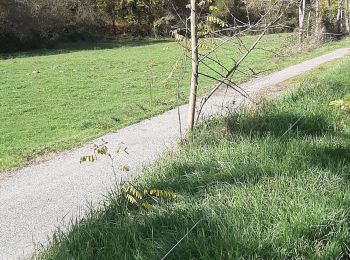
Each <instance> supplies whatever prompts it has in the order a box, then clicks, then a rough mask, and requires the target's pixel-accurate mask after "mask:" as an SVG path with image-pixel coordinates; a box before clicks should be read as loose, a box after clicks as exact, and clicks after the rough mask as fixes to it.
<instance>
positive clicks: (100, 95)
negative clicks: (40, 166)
mask: <svg viewBox="0 0 350 260" xmlns="http://www.w3.org/2000/svg"><path fill="white" fill-rule="evenodd" d="M254 39H255V37H253V36H250V37H246V38H245V39H244V41H246V42H253V40H254ZM290 39H291V35H290V34H278V35H268V36H267V37H266V38H264V39H263V41H262V43H261V45H260V48H261V49H258V50H256V51H255V52H254V53H252V55H251V56H250V57H249V58H248V59H247V61H246V62H245V68H246V70H247V71H249V70H248V67H250V68H251V69H252V70H254V71H256V72H259V71H264V73H265V74H266V73H269V72H270V71H274V70H277V69H279V68H282V67H285V66H287V65H290V64H294V63H297V62H299V61H301V60H304V59H307V58H311V57H313V56H316V55H319V54H321V53H324V52H326V51H329V50H331V49H334V48H335V47H338V46H344V45H346V44H348V43H349V40H345V41H342V42H338V43H330V44H327V45H325V46H324V47H322V48H320V49H318V50H315V51H312V52H309V53H304V54H296V55H294V56H293V57H285V56H283V57H280V56H276V55H275V54H274V53H272V52H266V51H265V50H263V49H268V50H273V51H276V52H280V51H279V50H281V48H282V49H283V46H284V44H285V43H286V42H289V41H290ZM281 53H283V52H281ZM181 54H182V52H181V49H180V48H179V46H178V45H177V44H176V43H173V42H171V41H155V40H124V41H121V40H119V41H107V42H100V43H90V44H86V43H84V44H81V43H80V44H78V43H77V44H70V45H67V44H65V45H62V46H61V47H60V48H59V49H55V50H41V51H35V52H25V53H17V54H13V55H12V57H9V56H6V57H5V56H4V57H3V59H0V75H1V77H0V97H1V102H0V111H1V112H0V171H1V170H6V169H9V168H11V167H14V166H20V165H24V164H26V163H28V162H30V161H32V160H33V159H35V158H37V157H40V155H45V154H47V153H49V152H55V151H60V150H63V149H67V148H72V147H74V146H77V145H79V144H83V143H85V142H86V141H88V140H91V139H93V138H95V137H97V136H100V135H102V134H104V133H107V132H109V131H114V130H116V129H118V128H121V127H123V126H126V125H130V124H132V123H135V122H137V121H140V120H142V119H144V118H148V117H151V116H153V115H156V114H159V113H161V112H163V111H166V110H168V109H170V108H172V107H175V106H176V104H177V100H176V82H175V79H176V78H177V74H175V75H174V76H173V80H172V81H170V82H167V78H168V76H169V73H170V71H171V69H172V67H173V65H174V64H175V62H176V61H177V60H178V59H179V57H181ZM218 55H219V57H221V61H222V63H224V64H226V65H227V66H231V65H232V64H233V60H232V59H234V58H237V57H238V55H239V54H238V52H237V49H236V48H235V46H233V45H228V46H227V47H225V49H223V50H221V51H220V52H219V54H218ZM187 64H189V60H187ZM186 67H187V69H188V66H186ZM267 69H269V70H267ZM202 70H203V71H204V72H205V71H206V69H205V68H202ZM235 77H236V78H235V81H237V82H241V81H244V80H247V77H246V76H243V74H239V73H238V74H237V75H236V76H235ZM188 81H189V74H188V70H187V72H186V76H185V78H184V80H183V81H182V83H181V85H180V92H181V98H180V100H179V102H180V103H184V102H186V101H187V98H186V97H187V90H188ZM200 83H201V84H200V93H204V92H205V91H207V90H208V89H209V88H210V87H211V86H212V84H213V82H212V81H210V80H207V79H202V80H201V82H200Z"/></svg>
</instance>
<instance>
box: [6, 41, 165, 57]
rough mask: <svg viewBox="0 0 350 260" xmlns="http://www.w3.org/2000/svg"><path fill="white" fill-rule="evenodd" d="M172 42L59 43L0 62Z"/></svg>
mask: <svg viewBox="0 0 350 260" xmlns="http://www.w3.org/2000/svg"><path fill="white" fill-rule="evenodd" d="M166 42H171V40H170V39H159V40H156V39H152V38H144V39H141V38H133V37H124V38H117V39H106V40H100V41H79V42H67V43H57V44H54V45H53V46H52V47H49V48H43V49H36V50H30V51H19V52H12V53H0V60H6V59H12V58H23V57H36V56H49V55H58V54H65V53H73V52H78V51H88V50H107V49H117V48H121V47H141V46H149V45H155V44H161V43H166Z"/></svg>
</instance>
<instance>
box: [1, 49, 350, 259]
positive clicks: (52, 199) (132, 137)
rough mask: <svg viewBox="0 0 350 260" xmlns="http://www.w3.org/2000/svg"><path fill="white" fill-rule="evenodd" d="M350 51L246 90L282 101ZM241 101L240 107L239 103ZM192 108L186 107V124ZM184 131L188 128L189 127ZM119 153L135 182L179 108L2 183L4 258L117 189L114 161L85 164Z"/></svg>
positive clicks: (172, 137)
mask: <svg viewBox="0 0 350 260" xmlns="http://www.w3.org/2000/svg"><path fill="white" fill-rule="evenodd" d="M349 51H350V48H343V49H338V50H336V51H334V52H332V53H329V54H326V55H323V56H321V57H318V58H315V59H312V60H309V61H306V62H303V63H301V64H298V65H295V66H291V67H289V68H286V69H284V70H282V71H279V72H276V73H273V74H271V75H269V76H266V77H262V78H259V79H256V80H253V81H251V82H248V83H246V84H243V85H242V88H244V89H245V90H246V91H247V92H248V93H250V95H251V96H252V97H254V96H257V95H259V94H261V93H262V92H264V93H270V96H276V95H279V94H280V93H282V92H283V88H279V87H276V86H279V84H280V83H282V82H283V81H285V80H288V79H291V78H293V77H295V76H298V75H300V74H303V73H305V72H307V71H310V70H311V69H313V68H315V67H317V66H319V65H321V64H323V63H325V62H328V61H331V60H334V59H337V58H341V57H343V56H345V55H346V54H348V52H349ZM234 101H235V104H233V102H234ZM243 103H244V100H243V99H242V98H241V97H239V96H238V95H237V94H235V93H233V92H232V91H229V92H228V93H226V95H225V94H224V92H223V91H221V92H219V93H218V94H216V95H215V96H214V97H213V98H212V99H211V100H210V102H208V104H207V105H206V107H205V110H204V115H206V116H211V115H215V114H217V113H219V112H220V111H222V109H221V108H222V105H224V106H225V107H227V106H231V107H232V106H233V107H238V106H239V105H242V104H243ZM186 113H187V105H184V106H181V107H180V114H181V116H182V119H183V121H184V122H185V121H186V120H185V119H186ZM183 127H184V126H183ZM102 139H103V140H105V141H107V142H108V146H109V147H110V148H111V149H115V148H116V147H117V146H118V144H119V143H121V142H123V143H124V144H125V146H127V147H128V152H129V155H120V158H117V160H116V161H117V163H116V164H118V162H121V164H119V165H117V168H119V167H120V166H122V165H128V166H129V168H130V171H129V172H128V173H125V172H123V171H118V174H117V180H118V181H121V180H122V179H126V178H129V177H130V176H131V175H132V174H133V173H135V172H137V171H139V170H140V169H142V167H144V166H145V165H149V164H150V163H152V162H154V161H155V160H156V158H157V157H159V156H160V155H161V154H162V153H163V152H164V151H165V150H166V149H167V148H168V147H169V146H171V145H172V144H174V142H176V140H178V139H179V123H178V113H177V109H174V110H171V111H168V112H166V113H164V114H162V115H159V116H156V117H153V118H151V119H148V120H144V121H142V122H140V123H138V124H135V125H131V126H129V127H126V128H124V129H121V130H119V131H117V132H116V133H110V134H107V135H105V136H103V137H101V138H98V139H96V140H94V141H92V142H90V143H88V144H86V145H85V146H83V147H81V148H77V149H74V150H71V151H67V152H65V153H62V154H60V155H59V156H58V157H56V158H54V159H52V160H49V161H47V162H43V163H40V164H37V165H32V166H28V167H26V168H23V169H21V170H19V171H18V172H16V173H15V174H14V175H13V176H12V177H9V178H6V179H3V180H0V259H6V260H9V259H23V258H25V257H28V256H30V255H31V254H32V253H33V250H34V243H45V242H46V241H47V237H49V236H50V235H51V234H52V233H53V231H54V230H55V229H56V227H62V226H63V225H64V224H65V223H69V221H70V219H71V218H72V217H79V216H81V215H82V214H84V211H85V210H86V209H87V206H88V205H90V203H96V202H98V201H99V200H100V199H102V198H103V195H104V194H106V192H107V191H108V190H109V189H111V188H112V186H113V184H114V183H115V177H114V175H113V173H112V171H111V167H110V163H109V161H107V160H105V159H101V160H98V161H97V162H95V163H92V164H79V160H80V157H81V156H82V155H87V154H90V153H91V151H92V147H93V144H95V143H96V144H98V143H100V142H101V140H102Z"/></svg>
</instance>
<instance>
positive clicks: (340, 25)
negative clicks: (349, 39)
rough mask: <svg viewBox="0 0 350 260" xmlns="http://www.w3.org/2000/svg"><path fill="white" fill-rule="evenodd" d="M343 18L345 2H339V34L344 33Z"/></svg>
mask: <svg viewBox="0 0 350 260" xmlns="http://www.w3.org/2000/svg"><path fill="white" fill-rule="evenodd" d="M342 18H343V0H338V12H337V23H336V26H337V34H340V33H341V32H342Z"/></svg>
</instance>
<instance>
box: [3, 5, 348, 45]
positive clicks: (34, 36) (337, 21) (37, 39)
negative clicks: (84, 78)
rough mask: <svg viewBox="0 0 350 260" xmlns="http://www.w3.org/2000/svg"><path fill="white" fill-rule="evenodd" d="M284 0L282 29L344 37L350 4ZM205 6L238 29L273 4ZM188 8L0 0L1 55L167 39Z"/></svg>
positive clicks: (181, 25)
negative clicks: (85, 43)
mask: <svg viewBox="0 0 350 260" xmlns="http://www.w3.org/2000/svg"><path fill="white" fill-rule="evenodd" d="M283 1H284V2H285V3H286V9H285V15H284V17H283V21H282V23H283V25H284V27H283V29H282V30H288V31H292V30H294V29H296V28H298V25H299V30H300V32H301V33H300V37H304V36H308V35H309V34H311V31H312V32H315V33H316V31H317V33H318V34H321V33H324V32H328V33H340V34H341V33H344V32H349V23H350V19H349V0H313V1H311V0H283ZM199 2H201V1H199ZM202 2H203V1H202ZM207 2H210V3H211V8H210V9H206V10H205V12H211V13H212V15H214V16H216V17H218V18H220V19H222V20H224V21H225V22H227V23H228V24H230V25H237V24H238V25H239V24H241V23H253V22H255V21H256V20H258V19H259V18H260V15H261V13H264V11H266V10H267V9H268V8H270V7H271V5H273V4H274V2H276V0H271V1H265V0H215V1H208V0H207ZM187 4H188V1H187V0H0V50H1V51H11V50H16V49H26V48H36V47H47V46H50V45H51V44H53V43H54V42H56V41H75V40H89V39H93V38H100V37H105V36H107V35H110V36H113V35H119V34H124V33H127V34H132V35H135V36H168V35H169V34H170V31H171V30H173V29H174V28H179V27H180V28H181V27H184V21H185V17H186V16H188V13H189V10H188V8H186V5H187ZM316 29H317V30H316ZM280 30H281V29H280ZM305 32H306V33H305ZM309 32H310V33H309Z"/></svg>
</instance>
